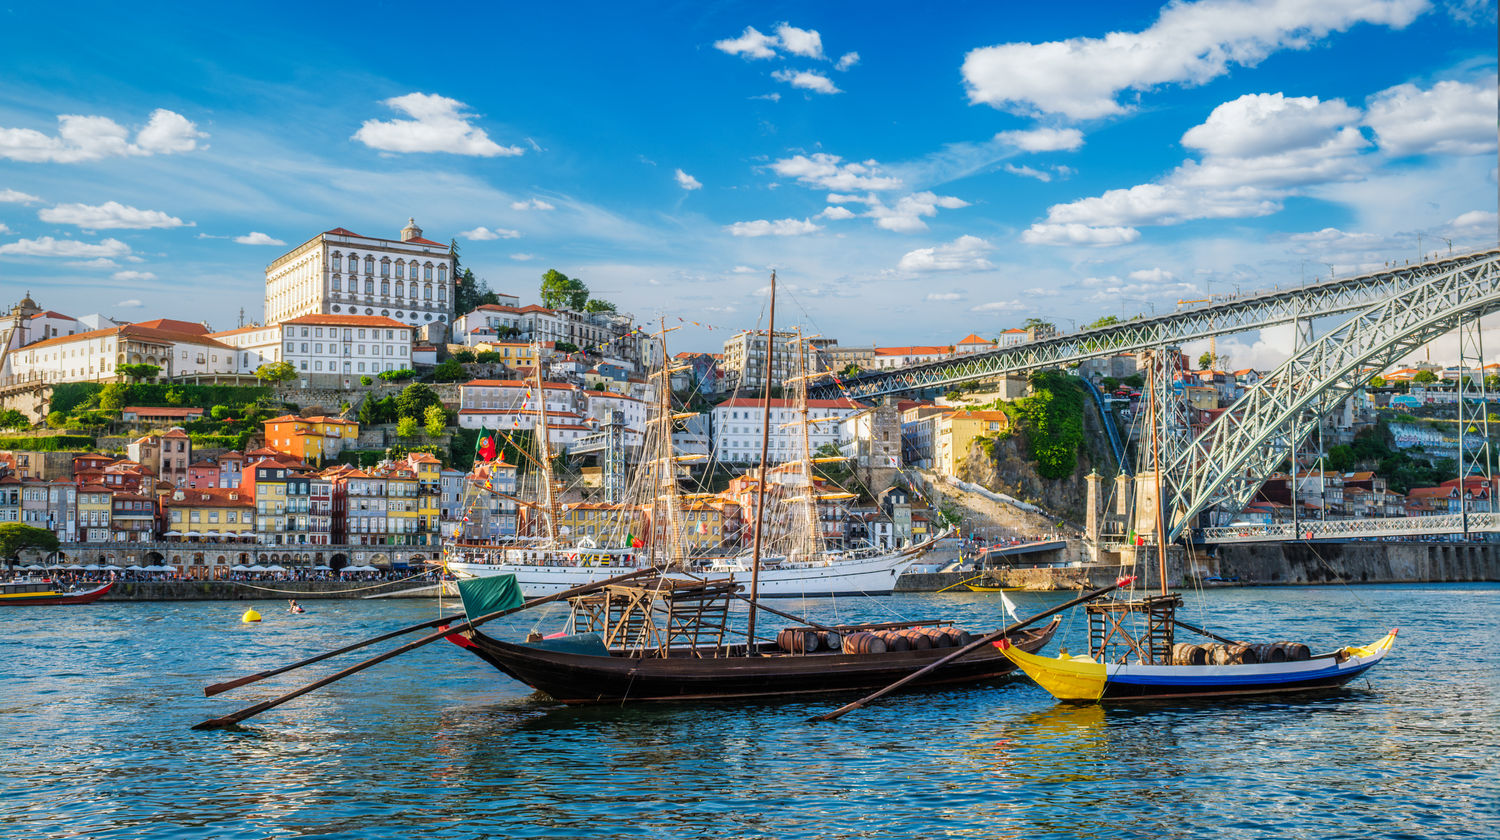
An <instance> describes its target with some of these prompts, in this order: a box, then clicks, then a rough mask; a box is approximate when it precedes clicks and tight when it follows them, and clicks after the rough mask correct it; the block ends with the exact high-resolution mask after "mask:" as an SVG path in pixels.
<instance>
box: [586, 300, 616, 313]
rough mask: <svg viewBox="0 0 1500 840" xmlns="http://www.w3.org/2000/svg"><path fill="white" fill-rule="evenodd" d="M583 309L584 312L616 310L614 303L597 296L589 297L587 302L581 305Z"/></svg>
mask: <svg viewBox="0 0 1500 840" xmlns="http://www.w3.org/2000/svg"><path fill="white" fill-rule="evenodd" d="M583 311H584V312H615V311H617V310H616V309H615V305H614V304H613V303H610V302H609V301H607V300H600V299H599V298H589V299H588V302H587V303H585V304H584V305H583Z"/></svg>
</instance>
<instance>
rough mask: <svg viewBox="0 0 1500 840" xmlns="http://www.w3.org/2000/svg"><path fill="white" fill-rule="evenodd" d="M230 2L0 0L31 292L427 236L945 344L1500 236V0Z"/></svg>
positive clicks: (683, 302) (210, 286) (658, 292)
mask: <svg viewBox="0 0 1500 840" xmlns="http://www.w3.org/2000/svg"><path fill="white" fill-rule="evenodd" d="M203 9H204V7H202V6H179V7H176V9H175V10H173V9H172V8H171V7H158V8H156V9H154V10H153V11H152V12H151V13H149V14H143V13H142V11H141V9H140V8H138V7H122V6H118V5H117V4H111V5H104V4H100V5H97V6H93V7H90V6H89V4H81V5H69V6H67V7H66V8H64V7H61V6H59V4H26V5H25V6H23V7H17V8H12V9H6V10H0V55H3V56H4V59H3V61H4V62H5V66H6V72H5V74H4V79H5V83H4V84H3V85H0V297H3V298H4V301H3V302H4V303H6V304H8V303H9V302H11V301H13V300H15V299H17V298H19V297H20V295H21V293H22V292H23V291H24V290H26V289H28V288H29V289H31V290H32V292H33V294H34V296H35V297H36V298H37V299H38V301H39V302H40V303H42V305H43V306H46V307H48V308H52V309H57V310H60V311H65V312H69V313H70V314H82V313H84V312H89V311H102V312H104V313H106V314H111V315H113V316H115V317H118V318H125V319H146V318H153V317H176V318H193V319H206V320H208V321H209V322H210V323H211V324H212V325H213V326H214V327H215V328H228V327H232V326H234V324H235V321H236V319H237V317H238V311H239V309H240V308H241V307H243V308H244V309H245V311H246V313H247V317H248V318H249V319H252V320H254V319H258V318H259V317H260V315H261V306H262V290H263V283H264V275H263V271H264V267H265V265H266V264H267V263H268V262H270V261H271V260H272V259H274V258H276V257H277V256H279V255H280V254H281V253H283V251H284V250H286V248H287V247H290V246H293V245H296V244H298V243H300V242H302V241H304V240H305V239H308V238H310V237H312V236H313V235H315V234H317V233H318V232H320V231H323V230H326V229H329V228H332V227H336V226H343V227H347V228H350V229H352V230H354V231H357V232H360V233H364V234H367V235H379V236H389V237H395V236H396V235H397V232H398V231H399V229H400V228H401V226H402V225H403V224H404V223H405V221H406V218H407V217H408V216H415V217H416V219H417V221H418V222H419V224H421V225H422V227H423V228H424V229H425V232H426V235H427V236H428V237H429V238H433V239H437V240H440V241H447V240H449V239H450V238H457V239H458V241H459V245H460V248H461V250H462V255H463V261H464V263H465V264H466V265H467V266H468V267H470V268H472V269H473V270H474V271H475V272H476V273H477V274H478V275H479V276H481V277H483V278H485V279H486V280H487V281H488V283H489V285H490V286H491V287H492V288H494V289H495V290H497V291H503V292H509V293H513V294H517V295H519V296H520V297H521V298H522V300H523V301H524V302H530V301H535V299H536V287H537V283H538V280H539V277H540V275H541V274H542V272H544V271H545V270H547V269H548V268H557V269H559V270H561V271H563V272H564V273H567V274H569V275H571V276H577V277H581V278H582V279H583V280H584V281H585V282H586V283H588V284H589V285H590V286H591V287H592V288H593V289H594V290H595V292H596V295H597V296H600V297H604V298H607V299H610V300H613V301H615V302H616V303H617V304H618V305H619V306H620V308H621V309H622V310H623V311H629V312H632V313H634V314H635V315H636V316H637V317H639V318H642V319H645V318H651V317H656V316H660V315H665V316H667V317H668V318H670V319H673V320H674V321H675V319H677V318H682V319H685V320H686V321H687V322H693V321H696V322H698V323H699V324H713V325H715V326H716V327H720V328H724V329H726V330H727V329H738V328H743V327H750V326H754V325H756V324H759V323H763V319H764V303H765V299H764V287H765V283H766V278H767V276H768V274H769V272H770V269H771V268H773V267H774V268H776V269H778V271H779V276H780V278H781V282H782V286H781V288H782V289H784V290H785V292H786V295H785V296H784V297H783V298H782V305H781V306H780V307H779V309H778V312H779V316H778V320H779V321H780V322H781V323H785V322H786V321H788V320H792V321H801V322H803V323H805V324H807V325H808V326H809V328H811V329H813V330H815V331H816V332H818V333H821V334H823V335H826V336H831V337H835V338H838V339H839V340H841V341H843V342H844V343H848V344H859V343H871V342H875V343H881V344H935V343H944V344H946V343H952V342H954V341H956V340H957V339H959V338H961V337H962V336H964V335H966V334H967V333H969V332H978V333H980V334H981V335H987V336H992V335H994V334H995V333H998V332H999V331H1000V330H1002V329H1005V328H1007V327H1010V326H1014V325H1017V324H1019V323H1020V322H1021V321H1023V320H1024V319H1025V318H1028V317H1041V318H1045V319H1050V320H1053V321H1055V322H1057V323H1058V324H1059V325H1060V326H1062V327H1063V328H1065V329H1066V328H1069V327H1070V326H1071V325H1072V324H1074V323H1084V322H1087V321H1091V320H1093V319H1095V318H1097V317H1099V316H1100V315H1105V314H1115V315H1122V314H1123V315H1131V314H1134V313H1136V312H1149V311H1152V310H1153V309H1154V310H1156V311H1161V310H1163V308H1171V307H1174V306H1175V305H1176V302H1177V301H1178V300H1181V299H1196V298H1202V297H1205V296H1206V295H1207V294H1225V293H1232V292H1233V291H1234V290H1235V289H1236V288H1238V289H1240V290H1243V291H1248V290H1250V289H1254V288H1261V287H1270V286H1274V285H1283V286H1284V285H1288V284H1295V283H1298V282H1302V280H1303V279H1304V278H1309V279H1310V278H1312V277H1314V276H1317V275H1324V276H1326V275H1327V273H1328V272H1329V271H1330V268H1329V264H1332V266H1333V268H1332V269H1331V270H1332V271H1334V272H1336V273H1340V274H1347V273H1350V272H1354V271H1357V270H1362V269H1369V268H1372V267H1377V266H1380V265H1383V264H1384V263H1385V262H1386V261H1388V260H1406V259H1415V258H1416V257H1417V256H1418V254H1419V251H1418V238H1417V237H1418V235H1419V234H1420V235H1421V236H1422V249H1423V250H1425V251H1428V252H1431V251H1434V250H1446V249H1447V248H1448V247H1449V246H1448V244H1447V240H1451V241H1452V247H1453V248H1454V249H1455V250H1458V249H1463V248H1471V247H1477V246H1485V245H1491V246H1493V245H1494V244H1495V242H1496V240H1497V238H1500V234H1497V224H1500V223H1497V218H1496V209H1497V208H1496V202H1497V199H1496V195H1497V185H1496V150H1495V146H1496V104H1495V100H1496V81H1495V79H1496V76H1495V74H1496V11H1495V3H1494V2H1484V1H1482V0H1481V1H1479V2H1465V0H1455V2H1429V1H1428V0H1320V1H1319V2H1300V1H1298V2H1294V1H1293V0H1262V1H1261V2H1252V1H1251V0H1203V1H1202V2H1196V3H1178V4H1172V5H1169V6H1153V5H1150V4H1144V3H1123V4H1122V3H1078V2H1075V3H1066V4H1032V3H948V4H890V3H870V2H865V3H859V4H855V3H839V2H826V3H817V4H809V3H713V4H703V3H679V4H655V5H654V6H646V5H637V4H603V3H598V4H592V3H585V4H576V5H564V4H517V5H514V6H509V7H506V8H496V7H494V6H493V5H492V4H484V5H476V6H473V7H464V6H451V7H440V6H421V7H413V6H410V5H408V4H377V3H367V4H360V5H359V6H357V7H350V6H341V7H324V6H321V5H319V4H275V3H268V4H260V5H256V6H236V5H234V4H223V5H219V6H216V7H214V8H213V11H212V13H211V14H205V13H204V12H203ZM278 243H281V244H278ZM1262 338H1263V342H1262V343H1264V341H1270V342H1271V343H1273V344H1274V343H1275V341H1276V338H1275V337H1274V336H1272V337H1269V338H1267V337H1262ZM721 341H722V335H721V334H720V333H718V332H716V331H709V330H705V329H701V328H692V327H690V328H689V329H686V330H684V331H683V332H680V333H677V334H675V335H674V345H675V347H676V348H679V349H717V345H718V344H719V343H720V342H721ZM1251 341H1252V340H1250V339H1247V342H1246V343H1245V344H1243V345H1242V346H1240V347H1239V348H1237V349H1236V350H1235V352H1237V353H1239V354H1241V358H1242V360H1243V361H1245V362H1247V363H1248V362H1249V361H1251V357H1252V356H1257V355H1258V354H1259V353H1260V350H1261V349H1264V348H1260V349H1257V348H1259V345H1253V344H1252V343H1250V342H1251Z"/></svg>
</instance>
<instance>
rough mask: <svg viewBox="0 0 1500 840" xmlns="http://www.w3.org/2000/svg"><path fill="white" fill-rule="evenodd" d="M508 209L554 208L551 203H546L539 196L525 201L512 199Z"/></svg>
mask: <svg viewBox="0 0 1500 840" xmlns="http://www.w3.org/2000/svg"><path fill="white" fill-rule="evenodd" d="M510 209H512V210H554V209H556V208H554V207H553V206H552V205H550V204H548V203H547V202H545V201H543V200H541V199H540V198H528V199H526V200H525V201H512V202H511V203H510Z"/></svg>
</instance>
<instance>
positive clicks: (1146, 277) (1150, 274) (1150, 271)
mask: <svg viewBox="0 0 1500 840" xmlns="http://www.w3.org/2000/svg"><path fill="white" fill-rule="evenodd" d="M1129 277H1130V279H1131V280H1136V281H1138V282H1141V283H1170V282H1172V281H1173V280H1176V279H1177V275H1175V274H1173V273H1172V272H1170V271H1168V270H1166V269H1165V268H1140V269H1136V270H1135V271H1132V272H1130V274H1129Z"/></svg>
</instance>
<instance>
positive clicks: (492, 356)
mask: <svg viewBox="0 0 1500 840" xmlns="http://www.w3.org/2000/svg"><path fill="white" fill-rule="evenodd" d="M474 361H476V362H482V363H484V364H487V365H498V364H500V354H499V353H496V352H495V351H494V350H480V351H479V352H478V353H475V354H474Z"/></svg>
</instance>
